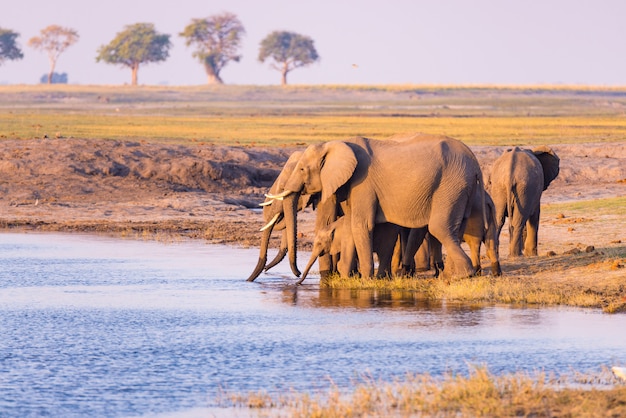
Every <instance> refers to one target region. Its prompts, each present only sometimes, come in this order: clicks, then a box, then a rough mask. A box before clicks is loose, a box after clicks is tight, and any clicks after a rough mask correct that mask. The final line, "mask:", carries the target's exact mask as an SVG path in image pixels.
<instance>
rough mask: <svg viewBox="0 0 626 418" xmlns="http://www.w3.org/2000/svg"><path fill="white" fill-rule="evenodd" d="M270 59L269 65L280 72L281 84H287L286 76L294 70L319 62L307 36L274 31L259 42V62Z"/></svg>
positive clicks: (311, 41) (311, 42)
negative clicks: (271, 61)
mask: <svg viewBox="0 0 626 418" xmlns="http://www.w3.org/2000/svg"><path fill="white" fill-rule="evenodd" d="M268 58H271V59H272V60H273V61H274V62H273V63H272V64H271V65H270V66H271V67H272V68H273V69H275V70H278V71H280V73H281V76H282V77H281V84H282V85H283V86H284V85H286V84H287V74H288V73H289V72H290V71H292V70H295V69H296V68H300V67H305V66H307V65H309V64H312V63H314V62H315V61H317V60H319V55H317V51H316V50H315V46H314V45H313V40H312V39H311V38H309V37H308V36H304V35H300V34H297V33H294V32H287V31H274V32H272V33H270V34H269V35H267V36H266V37H265V38H264V39H263V40H262V41H261V48H260V50H259V61H261V62H265V60H266V59H268Z"/></svg>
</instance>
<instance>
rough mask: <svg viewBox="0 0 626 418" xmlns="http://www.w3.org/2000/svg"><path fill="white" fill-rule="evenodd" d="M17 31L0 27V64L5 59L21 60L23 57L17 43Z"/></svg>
mask: <svg viewBox="0 0 626 418" xmlns="http://www.w3.org/2000/svg"><path fill="white" fill-rule="evenodd" d="M19 36H20V34H19V33H16V32H13V31H12V30H9V29H3V28H0V65H2V64H3V63H4V61H5V60H21V59H22V58H24V54H22V50H21V49H20V47H19V46H18V45H17V38H18V37H19Z"/></svg>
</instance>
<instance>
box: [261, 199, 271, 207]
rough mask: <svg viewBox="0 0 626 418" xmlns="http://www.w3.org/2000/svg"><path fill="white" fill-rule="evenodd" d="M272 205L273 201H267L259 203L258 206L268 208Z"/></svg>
mask: <svg viewBox="0 0 626 418" xmlns="http://www.w3.org/2000/svg"><path fill="white" fill-rule="evenodd" d="M272 203H274V201H273V200H268V201H266V202H263V203H259V206H269V205H271V204H272Z"/></svg>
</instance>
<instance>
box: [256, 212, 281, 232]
mask: <svg viewBox="0 0 626 418" xmlns="http://www.w3.org/2000/svg"><path fill="white" fill-rule="evenodd" d="M279 216H280V213H277V214H276V215H274V217H273V218H272V220H271V221H269V222H268V223H267V224H266V225H265V226H264V227H263V228H261V232H262V231H265V230H266V229H267V228H269V227H270V226H272V225H274V224H275V223H276V221H277V220H278V217H279Z"/></svg>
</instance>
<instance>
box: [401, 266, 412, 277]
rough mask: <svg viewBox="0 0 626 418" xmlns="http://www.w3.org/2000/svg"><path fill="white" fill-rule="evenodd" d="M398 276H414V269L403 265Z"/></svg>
mask: <svg viewBox="0 0 626 418" xmlns="http://www.w3.org/2000/svg"><path fill="white" fill-rule="evenodd" d="M398 274H399V275H400V276H409V277H411V276H415V269H414V268H413V267H411V266H409V265H406V264H403V265H402V268H401V269H400V271H399V272H398Z"/></svg>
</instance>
